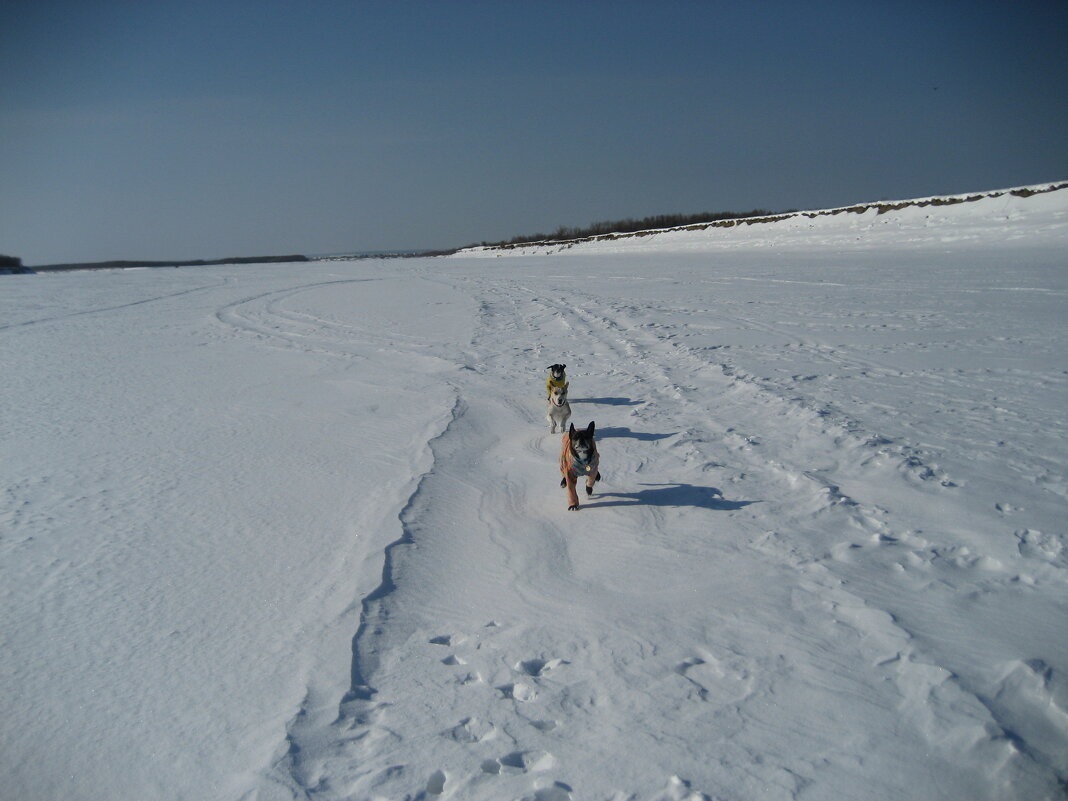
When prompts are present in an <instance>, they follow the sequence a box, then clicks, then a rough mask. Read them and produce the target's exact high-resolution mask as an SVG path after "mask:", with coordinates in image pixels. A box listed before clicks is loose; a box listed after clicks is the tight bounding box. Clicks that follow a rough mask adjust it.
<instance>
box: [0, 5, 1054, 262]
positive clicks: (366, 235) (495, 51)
mask: <svg viewBox="0 0 1068 801" xmlns="http://www.w3.org/2000/svg"><path fill="white" fill-rule="evenodd" d="M1066 45H1068V3H1066V2H1050V3H1028V2H1015V3H1005V2H999V3H986V2H974V3H973V2H937V0H933V1H932V2H924V3H920V2H915V3H912V2H889V1H888V2H878V3H875V2H870V3H866V2H861V1H860V0H854V1H853V2H841V3H820V2H813V3H797V2H789V3H778V2H766V3H761V2H754V3H737V2H731V3H720V2H676V1H674V0H664V1H663V2H660V3H647V2H643V3H638V2H633V3H632V2H624V1H622V0H620V1H619V2H574V1H573V2H538V3H533V2H507V1H505V0H497V1H496V2H447V1H446V0H438V1H437V2H404V1H403V0H397V1H396V2H359V1H358V0H355V1H353V2H336V1H335V0H302V1H301V2H295V1H294V2H282V1H277V2H276V1H274V0H257V1H256V2H253V1H252V0H239V1H237V2H226V0H215V1H214V2H200V1H199V0H183V2H172V1H171V0H158V1H156V2H145V1H144V0H138V1H137V2H119V1H117V0H116V1H115V2H94V1H93V0H80V2H53V0H14V1H13V0H0V253H5V254H8V255H13V256H19V257H21V258H22V259H23V261H24V262H25V263H27V264H47V263H55V262H64V261H93V260H104V259H116V258H129V259H191V258H214V257H223V256H232V255H233V256H237V255H268V254H280V253H332V252H342V251H346V252H352V251H375V250H390V249H422V248H445V247H454V246H458V245H463V244H468V243H471V242H477V241H481V240H494V239H501V238H508V237H511V236H513V235H516V234H527V233H534V232H538V231H549V230H552V229H555V228H556V227H557V226H559V225H576V226H577V225H585V224H587V223H590V222H594V221H599V220H609V219H618V218H622V217H642V216H646V215H651V214H662V213H674V212H679V213H693V212H700V211H723V210H745V209H750V208H754V207H763V208H768V209H772V210H782V209H786V208H820V207H827V206H837V205H844V204H849V203H854V202H861V201H868V200H879V199H890V198H893V199H897V198H907V197H917V196H924V195H930V194H943V193H955V192H971V191H980V190H985V189H997V188H1003V187H1008V186H1016V185H1021V184H1029V183H1039V182H1044V181H1056V180H1061V179H1066V178H1068V134H1066V132H1068V102H1066V100H1065V97H1066V94H1065V87H1066V86H1068V46H1066Z"/></svg>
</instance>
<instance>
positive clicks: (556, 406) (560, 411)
mask: <svg viewBox="0 0 1068 801" xmlns="http://www.w3.org/2000/svg"><path fill="white" fill-rule="evenodd" d="M570 417H571V404H570V403H568V402H567V384H564V385H563V386H562V387H553V388H552V389H551V390H550V391H549V411H548V412H547V413H546V415H545V419H546V420H548V421H549V433H550V434H555V433H556V427H557V426H560V430H561V431H563V430H564V428H565V427H566V426H567V421H568V419H569V418H570Z"/></svg>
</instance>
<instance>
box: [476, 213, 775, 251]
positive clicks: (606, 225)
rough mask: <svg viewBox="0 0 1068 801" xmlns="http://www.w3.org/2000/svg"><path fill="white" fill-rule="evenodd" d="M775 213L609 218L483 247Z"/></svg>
mask: <svg viewBox="0 0 1068 801" xmlns="http://www.w3.org/2000/svg"><path fill="white" fill-rule="evenodd" d="M772 213H773V212H770V211H767V210H766V209H753V210H752V211H741V212H739V211H715V212H712V211H705V212H701V213H700V214H655V215H653V216H651V217H642V218H641V219H640V220H639V219H634V218H630V217H628V218H627V219H625V220H605V221H603V222H595V223H591V224H590V225H587V226H586V227H585V228H572V227H571V226H567V225H561V226H560V227H559V228H557V229H556V230H555V231H553V233H551V234H526V235H522V236H515V237H512V238H511V239H504V240H501V241H500V242H481V243H479V244H481V245H482V247H503V246H506V245H524V244H530V243H532V242H563V241H566V240H568V239H586V238H588V237H592V236H604V235H605V234H632V233H635V232H636V231H648V230H651V229H655V228H678V227H679V226H683V225H699V224H701V223H708V222H718V221H720V220H744V219H748V218H750V217H768V216H770V215H771V214H772Z"/></svg>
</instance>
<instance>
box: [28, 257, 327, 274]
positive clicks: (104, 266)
mask: <svg viewBox="0 0 1068 801" xmlns="http://www.w3.org/2000/svg"><path fill="white" fill-rule="evenodd" d="M293 261H312V259H309V258H308V257H307V256H299V255H294V256H234V257H231V258H227V259H193V260H191V261H92V262H85V263H82V264H45V265H43V266H41V267H33V268H31V269H32V270H33V271H34V272H60V271H63V270H121V269H124V268H130V267H210V266H213V265H217V264H278V263H286V262H293Z"/></svg>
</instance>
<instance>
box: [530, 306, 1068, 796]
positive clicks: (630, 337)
mask: <svg viewBox="0 0 1068 801" xmlns="http://www.w3.org/2000/svg"><path fill="white" fill-rule="evenodd" d="M524 291H526V292H527V293H528V294H530V295H531V296H536V295H537V293H535V292H533V291H532V290H529V289H525V290H524ZM574 295H575V300H574V301H573V303H572V304H569V305H564V304H561V303H549V302H547V301H545V300H543V299H542V300H540V302H542V303H546V304H547V305H552V306H553V307H555V308H556V309H557V310H558V311H559V313H560V314H562V315H565V316H568V317H570V318H571V320H572V321H573V322H572V323H570V327H571V328H572V329H573V330H575V331H576V333H581V336H582V337H584V338H589V339H597V340H598V341H599V342H600V344H601V345H602V347H605V348H606V349H607V350H610V351H615V352H616V353H617V354H621V355H622V356H625V357H626V358H627V359H629V360H631V361H633V362H635V363H638V364H641V366H642V367H643V368H644V369H645V370H646V371H647V372H648V373H651V374H655V375H657V376H658V378H659V380H660V381H662V382H663V383H664V385H665V386H668V387H670V388H671V389H670V390H669V393H670V395H671V398H672V400H674V401H675V402H676V403H678V402H682V403H683V404H688V405H690V406H691V407H693V406H695V405H696V406H697V407H700V406H701V404H699V403H697V404H695V402H694V401H693V400H692V399H691V398H690V397H688V394H689V393H688V392H687V388H686V387H685V385H683V386H680V385H679V384H678V383H676V382H675V381H673V380H672V369H671V367H670V365H672V364H676V363H679V361H680V359H682V360H684V363H682V364H679V367H678V369H680V370H681V371H683V372H689V371H692V370H695V369H705V368H719V369H720V370H721V371H722V374H723V375H724V376H725V377H727V378H728V379H730V381H731V386H730V388H729V389H728V390H725V391H724V392H723V393H722V395H721V396H720V397H724V396H728V395H729V394H730V393H732V392H733V393H735V394H737V393H738V392H739V391H741V397H743V398H746V399H747V401H748V402H747V404H746V406H745V407H739V406H738V405H737V404H732V405H731V406H730V407H729V409H727V410H725V411H726V413H727V414H736V415H738V418H739V419H748V418H751V417H752V410H753V408H756V409H758V410H759V409H760V408H761V407H764V408H775V407H779V410H780V413H781V410H782V409H783V408H786V409H792V408H796V407H797V406H798V404H797V402H796V401H794V400H793V399H791V398H789V397H787V396H785V395H783V394H780V393H779V392H778V391H777V390H778V388H777V387H776V386H775V385H769V384H767V383H766V382H761V381H759V380H756V379H753V378H751V377H747V376H739V375H737V374H736V372H735V371H734V370H733V369H732V368H730V367H729V366H727V365H726V364H715V363H709V362H707V361H706V360H704V359H703V358H701V356H700V355H699V354H697V353H696V352H694V351H692V350H691V349H689V348H687V347H686V346H685V345H681V344H680V343H677V342H672V341H667V342H665V341H664V340H661V339H660V338H659V337H657V336H656V335H655V334H653V335H652V336H648V332H647V331H645V330H644V329H642V328H641V327H637V326H633V325H631V324H629V322H628V321H627V320H626V319H625V318H623V317H617V318H612V317H610V316H609V315H608V314H606V313H604V308H603V305H602V307H601V308H600V310H599V312H597V313H595V312H588V311H586V310H585V309H586V308H594V309H596V308H598V301H597V300H596V299H594V298H592V297H590V296H588V295H583V294H582V293H574ZM617 313H618V312H617ZM759 327H761V328H762V329H764V330H773V329H772V328H771V327H768V326H759ZM780 333H781V332H780ZM642 334H646V335H647V336H646V337H645V340H644V341H641V335H642ZM853 361H854V362H855V363H856V364H866V363H863V362H861V361H860V360H853ZM685 362H689V364H686V363H685ZM654 389H655V388H654ZM662 394H663V393H662ZM800 406H801V408H802V413H807V414H808V415H809V416H808V419H807V420H805V425H807V426H808V427H809V429H810V430H813V431H815V432H816V434H817V435H818V437H817V439H818V441H821V442H823V443H824V444H823V449H824V452H825V453H826V454H831V455H833V458H832V459H831V463H832V466H831V469H829V470H825V469H819V470H812V469H809V468H807V467H806V466H803V465H797V466H792V467H791V466H790V461H791V460H790V459H789V458H784V456H785V454H783V453H782V452H781V451H780V453H779V454H777V458H776V460H775V461H769V462H764V463H761V462H759V461H754V458H755V456H756V452H754V451H753V450H752V449H750V448H746V447H745V446H744V445H742V446H740V447H739V448H738V451H737V454H738V455H743V456H744V458H745V459H746V461H748V462H749V468H748V469H749V470H751V471H754V472H756V471H761V470H762V469H763V470H764V472H767V468H768V467H770V468H772V469H773V471H777V472H779V473H780V474H781V475H782V476H783V477H784V478H786V479H787V481H788V483H789V484H791V485H793V486H794V487H798V488H802V487H806V488H807V491H806V492H805V494H806V495H808V497H809V498H811V499H812V500H813V501H814V503H808V502H806V501H805V500H804V497H802V498H801V499H798V500H799V501H800V504H799V505H800V508H801V511H802V514H801V515H800V516H795V517H793V519H792V520H791V519H790V517H789V516H787V518H786V519H785V520H784V521H783V522H784V523H785V524H786V526H785V527H786V528H791V527H792V526H793V525H795V524H800V525H801V526H802V527H804V526H805V524H806V520H808V521H811V522H816V521H818V520H819V521H822V525H826V523H828V522H831V518H829V517H828V516H829V515H831V516H833V517H834V518H837V520H838V521H839V522H838V523H836V524H833V526H834V527H837V528H844V529H845V530H846V531H849V530H850V529H852V530H854V531H855V532H858V533H859V534H860V538H859V540H858V539H854V538H853V537H850V538H849V539H846V540H845V541H843V542H841V543H840V544H839V545H838V546H836V547H835V548H832V549H831V552H830V553H829V554H821V553H819V552H818V551H815V550H811V549H809V548H807V547H802V548H801V549H800V550H799V549H798V547H797V540H796V538H795V537H789V536H788V537H783V536H782V535H781V534H779V533H778V532H769V533H768V534H767V535H766V536H765V537H763V538H762V539H761V540H759V541H758V542H756V543H754V544H755V545H756V546H757V547H759V548H760V549H761V550H764V551H765V552H766V553H768V555H771V556H775V557H776V558H779V559H784V561H785V563H786V564H787V565H791V564H793V565H795V566H796V567H798V568H800V569H802V570H803V571H804V572H805V573H807V574H809V578H807V579H806V582H807V585H808V586H807V589H806V592H807V593H810V594H811V595H812V596H813V597H816V598H826V597H828V596H832V597H833V596H835V595H838V596H840V597H842V598H843V600H842V601H839V602H836V603H834V604H833V605H832V607H831V608H830V609H829V612H830V614H831V615H832V616H833V617H834V618H835V619H836V620H838V621H839V624H840V625H842V626H845V627H847V628H850V629H854V630H856V631H857V632H858V634H859V635H860V636H862V637H863V638H865V639H866V640H870V641H871V642H872V643H873V644H874V645H875V647H874V648H873V650H872V652H871V657H870V658H871V664H873V665H875V666H877V667H879V668H880V669H883V670H886V671H888V672H887V678H888V679H891V680H893V681H894V682H895V684H896V685H897V686H898V687H899V689H900V692H901V694H902V697H903V698H904V699H905V701H904V703H903V709H906V710H910V711H909V712H908V713H907V714H908V715H909V716H910V718H911V719H912V720H913V722H914V723H915V724H916V725H917V726H918V727H919V728H920V729H921V730H922V731H923V732H924V733H925V735H926V736H927V737H928V738H929V739H930V740H931V742H932V744H933V748H935V749H936V750H938V749H942V750H944V751H945V752H946V755H947V758H948V759H952V753H953V749H954V748H957V747H965V748H971V747H973V746H972V745H967V743H975V745H974V747H975V748H982V749H985V751H986V752H987V756H986V757H984V758H985V759H987V760H989V761H990V763H991V764H994V765H997V766H999V768H1004V771H1003V772H1002V774H1001V778H1000V779H999V781H1001V782H1008V784H1005V787H1006V789H1008V787H1009V786H1011V785H1012V782H1013V781H1015V780H1019V781H1031V780H1029V779H1026V778H1022V777H1031V776H1034V775H1036V774H1038V775H1041V774H1042V773H1043V772H1046V771H1049V770H1052V771H1053V774H1054V775H1055V776H1057V777H1058V779H1057V780H1058V781H1061V782H1063V781H1065V778H1066V775H1068V773H1066V770H1065V765H1064V764H1063V761H1062V760H1059V759H1057V758H1051V757H1050V754H1051V752H1050V750H1049V749H1048V748H1045V747H1044V746H1043V745H1042V744H1041V741H1040V740H1037V739H1033V738H1032V739H1026V738H1024V737H1022V736H1020V735H1019V734H1017V733H1016V728H1017V727H1016V722H1015V721H1018V720H1019V712H1017V711H1014V707H1016V706H1023V707H1031V708H1032V709H1033V708H1034V707H1033V704H1034V700H1032V699H1035V700H1037V699H1038V698H1042V699H1044V702H1045V705H1046V709H1047V711H1044V712H1043V713H1041V714H1040V715H1039V720H1041V721H1046V722H1044V723H1041V724H1039V725H1038V727H1037V728H1031V727H1028V730H1029V732H1031V733H1032V735H1033V734H1035V733H1036V732H1037V731H1038V730H1039V729H1041V730H1043V731H1047V732H1049V731H1052V730H1055V729H1056V728H1057V724H1056V723H1055V721H1057V720H1060V719H1061V718H1062V717H1063V716H1064V714H1065V709H1066V708H1068V703H1065V701H1062V702H1060V703H1057V702H1056V701H1055V700H1054V698H1055V694H1054V690H1053V689H1052V687H1053V686H1058V687H1059V686H1061V685H1063V684H1064V677H1060V676H1052V675H1050V676H1047V677H1046V678H1044V679H1039V680H1034V679H1032V678H1025V679H1023V680H1022V681H1021V683H1027V684H1028V686H1029V690H1028V691H1023V692H1022V691H1019V690H1016V689H1012V690H1009V689H1007V688H1006V680H1005V679H996V680H995V681H993V683H991V682H989V681H988V680H986V679H984V677H982V676H978V675H974V674H973V675H971V676H965V675H960V674H959V673H958V672H955V671H954V670H951V669H947V668H945V667H942V666H941V665H940V664H939V662H940V659H939V657H938V656H937V650H938V649H937V648H932V646H933V645H934V644H935V643H934V642H933V641H932V640H930V639H925V640H924V642H923V643H922V644H921V643H920V642H918V641H917V640H916V638H915V636H914V634H913V632H912V631H911V630H910V626H911V625H914V624H915V622H916V618H915V616H913V617H912V620H913V623H912V624H907V623H903V621H902V620H900V619H899V618H898V617H897V615H895V614H891V613H888V612H886V611H883V608H885V607H886V606H890V607H892V608H900V607H901V606H902V604H901V603H900V601H896V600H894V598H895V596H896V595H897V594H898V593H900V592H901V590H900V589H898V588H892V587H890V586H889V585H890V582H887V586H885V587H883V588H881V592H877V593H876V592H864V591H863V588H862V587H861V585H859V584H856V581H860V580H861V579H862V578H863V577H864V576H866V575H868V571H870V565H868V566H867V567H866V568H865V569H864V570H854V569H852V568H851V564H852V563H854V562H855V561H856V560H857V559H858V558H860V557H859V556H858V552H859V553H871V551H870V549H871V548H872V547H874V548H875V549H876V550H877V552H878V551H882V552H883V555H882V556H880V557H878V558H879V561H881V562H882V563H883V565H884V570H885V571H886V573H887V574H888V575H892V574H893V572H894V571H904V572H909V571H910V570H911V569H912V568H913V567H914V565H915V564H916V563H919V564H920V565H927V566H931V565H934V566H935V569H936V570H937V571H938V572H939V573H940V574H941V575H942V576H943V577H944V576H945V575H946V572H947V570H948V571H949V572H957V573H960V574H964V575H967V574H971V576H973V577H974V580H976V581H977V586H978V587H980V588H981V589H980V591H981V592H997V591H999V589H1000V588H1005V587H1008V586H1009V585H1010V583H1011V580H1012V578H1011V574H1006V573H1004V572H1003V570H1002V565H1001V564H1000V563H999V562H998V561H997V560H992V559H990V558H988V557H985V556H983V555H982V554H972V553H971V552H970V551H969V549H968V548H967V547H963V546H949V547H946V546H941V545H938V544H935V543H933V542H932V541H930V540H929V539H927V538H926V537H925V536H923V535H922V532H920V533H916V532H913V531H909V530H906V531H900V530H895V527H894V525H893V522H892V519H893V516H894V515H893V512H894V511H896V510H888V509H883V508H879V507H877V506H872V505H869V504H865V503H863V502H861V501H858V500H856V499H854V498H852V497H850V496H849V495H847V494H845V493H844V492H843V490H842V488H841V486H839V485H838V484H837V483H835V482H834V480H833V479H832V478H830V477H829V476H832V475H834V474H838V473H842V472H846V473H850V472H863V471H865V470H867V471H868V472H869V474H870V473H872V472H874V473H882V474H883V479H882V480H884V481H887V482H891V483H892V482H895V481H897V482H900V480H901V479H902V478H903V477H915V478H918V479H919V480H920V482H921V483H920V484H912V483H910V484H908V485H907V486H908V487H909V488H910V491H913V492H915V491H916V490H917V488H919V487H922V484H923V482H927V481H929V480H930V479H932V478H939V481H938V483H939V484H940V485H941V487H937V488H936V490H941V489H942V488H945V487H948V488H952V487H954V486H955V485H954V483H953V482H951V481H949V480H948V479H946V478H945V477H944V476H940V474H939V472H937V467H935V468H933V469H932V468H931V467H928V466H927V465H926V464H925V463H924V461H923V459H922V458H921V457H920V456H919V455H918V453H919V452H918V451H916V450H915V449H913V448H911V447H910V446H908V445H906V444H901V443H897V444H894V445H893V446H892V447H887V446H890V445H891V443H890V442H888V441H886V440H884V439H883V438H882V437H880V436H878V435H868V434H865V432H864V430H863V426H862V424H860V423H859V422H857V421H854V420H845V421H843V420H842V419H841V418H838V419H832V420H829V421H824V420H823V418H824V417H825V415H824V414H823V413H822V410H815V411H814V410H812V409H811V408H810V407H808V406H807V405H806V404H800ZM717 410H718V407H717ZM757 422H759V418H757V420H756V421H754V423H750V424H749V428H750V429H751V430H756V429H757V428H758V425H757ZM828 423H829V425H828ZM724 433H725V434H733V433H734V432H733V431H732V430H731V429H727V430H726V431H725V432H724ZM744 439H745V440H746V441H752V440H753V438H752V437H744ZM762 439H767V438H766V437H762ZM765 444H766V443H765ZM873 450H874V454H873V453H872V451H873ZM891 453H896V454H897V455H898V460H899V461H898V465H897V468H896V469H894V470H893V471H892V472H889V474H887V473H888V471H887V469H886V468H885V467H884V466H882V465H881V464H880V463H881V462H885V460H886V457H887V456H888V455H889V454H891ZM808 455H811V456H816V457H817V458H820V454H819V452H818V451H816V452H814V453H813V452H811V445H810V451H809V454H808ZM843 457H844V459H843ZM794 458H795V459H796V458H797V457H794ZM942 491H945V490H942ZM793 505H794V502H785V503H783V504H782V506H783V507H790V506H793ZM787 521H790V522H787ZM843 523H844V524H845V525H843ZM850 540H852V541H850ZM783 545H785V546H786V549H785V550H783ZM902 549H910V550H909V551H907V552H906V553H905V554H904V558H902V555H901V554H900V551H901V550H902ZM887 553H889V554H891V555H890V556H889V557H887V556H886V554H887ZM854 577H855V580H854ZM943 580H944V579H943ZM965 581H966V582H967V581H968V578H966V579H965ZM851 583H852V584H854V586H856V587H857V588H858V589H860V594H857V592H855V591H852V590H851V591H849V592H845V591H844V590H843V587H845V586H847V585H849V584H851ZM928 586H931V585H930V584H928ZM943 603H944V602H943ZM904 606H906V607H907V606H908V604H905V605H904ZM920 608H923V605H922V604H920ZM932 608H945V607H944V606H943V605H941V604H934V605H932ZM1051 613H1053V614H1056V613H1055V611H1054V610H1051ZM948 627H949V628H952V625H951V624H949V626H948ZM932 628H933V629H934V630H936V631H937V630H938V629H939V626H937V625H935V626H932ZM1031 663H1035V664H1039V665H1040V666H1041V665H1044V663H1043V662H1042V661H1041V660H1037V661H1036V660H1031V661H1030V662H1027V663H1026V664H1031ZM957 667H958V669H959V666H957ZM1042 669H1043V668H1041V667H1040V668H1038V669H1037V670H1032V669H1031V668H1026V669H1025V668H1019V669H1016V670H1015V671H1011V670H1010V675H1012V676H1014V677H1015V676H1021V675H1022V676H1025V677H1030V676H1033V675H1034V674H1035V673H1036V672H1037V673H1038V674H1039V675H1043V674H1042V673H1041V671H1042ZM1040 688H1042V689H1040ZM1061 694H1064V693H1063V691H1061ZM939 707H944V708H956V709H961V708H970V709H971V710H972V711H971V713H970V714H971V717H972V724H971V725H972V731H973V733H972V734H971V735H966V734H963V732H962V731H952V730H950V729H949V728H947V727H946V726H945V724H942V723H940V721H941V720H942V715H941V713H939V712H938V711H937V710H938V709H939ZM962 737H963V739H964V742H961V738H962ZM1060 739H1061V740H1062V741H1065V742H1068V738H1066V737H1061V738H1060ZM947 741H948V742H949V743H950V745H949V746H948V747H946V746H945V743H946V742H947ZM1013 760H1016V762H1017V763H1019V762H1021V761H1023V762H1032V763H1034V764H1033V765H1032V767H1031V768H1028V769H1026V770H1020V769H1019V767H1018V765H1017V768H1016V769H1015V770H1014V769H1011V768H1009V767H1008V764H1009V763H1010V762H1012V761H1013ZM1007 776H1015V777H1016V779H1015V780H1014V779H1008V778H1006V777H1007ZM1040 783H1041V782H1039V784H1040Z"/></svg>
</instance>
